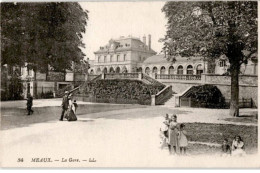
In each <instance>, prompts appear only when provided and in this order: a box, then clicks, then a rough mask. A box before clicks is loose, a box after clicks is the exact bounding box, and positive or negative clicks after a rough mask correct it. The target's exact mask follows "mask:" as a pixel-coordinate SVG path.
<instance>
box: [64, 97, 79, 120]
mask: <svg viewBox="0 0 260 173" xmlns="http://www.w3.org/2000/svg"><path fill="white" fill-rule="evenodd" d="M68 99H69V109H68V113H67V116H66V118H67V120H68V121H77V117H76V109H77V103H76V100H74V102H72V98H71V96H69V97H68Z"/></svg>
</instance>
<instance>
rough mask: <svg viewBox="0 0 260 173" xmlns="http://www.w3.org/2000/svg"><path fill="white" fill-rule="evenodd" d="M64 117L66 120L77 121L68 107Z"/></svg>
mask: <svg viewBox="0 0 260 173" xmlns="http://www.w3.org/2000/svg"><path fill="white" fill-rule="evenodd" d="M65 118H67V120H68V121H77V117H76V115H75V113H74V111H73V110H72V109H68V111H67V115H66V116H65Z"/></svg>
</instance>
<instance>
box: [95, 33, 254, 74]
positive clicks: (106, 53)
mask: <svg viewBox="0 0 260 173" xmlns="http://www.w3.org/2000/svg"><path fill="white" fill-rule="evenodd" d="M94 54H95V61H94V63H93V66H92V68H91V71H90V74H96V75H97V74H101V73H124V72H129V73H131V72H142V73H145V74H147V75H150V76H155V74H157V75H200V74H202V73H213V74H218V75H223V74H227V72H228V68H229V66H230V64H229V62H228V58H227V57H225V56H220V57H219V58H217V59H215V60H214V61H211V62H209V61H207V60H206V59H205V58H204V57H198V56H194V57H180V56H176V57H175V60H174V61H169V60H167V58H166V56H165V55H164V54H158V55H156V52H155V51H153V50H152V48H151V35H148V44H146V37H145V36H144V37H143V41H141V40H140V39H138V38H135V37H120V38H119V39H115V40H113V39H111V40H110V41H109V43H108V44H107V45H105V46H103V47H100V49H99V50H98V51H96V52H94ZM240 71H241V74H242V75H257V74H258V63H257V55H254V56H252V57H250V58H249V59H248V63H247V64H242V65H241V69H240Z"/></svg>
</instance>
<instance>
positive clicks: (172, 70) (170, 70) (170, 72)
mask: <svg viewBox="0 0 260 173" xmlns="http://www.w3.org/2000/svg"><path fill="white" fill-rule="evenodd" d="M173 73H174V67H173V66H170V67H169V74H173Z"/></svg>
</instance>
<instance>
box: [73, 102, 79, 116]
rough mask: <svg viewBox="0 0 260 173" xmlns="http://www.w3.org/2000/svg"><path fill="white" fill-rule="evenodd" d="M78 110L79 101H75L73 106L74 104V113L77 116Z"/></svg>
mask: <svg viewBox="0 0 260 173" xmlns="http://www.w3.org/2000/svg"><path fill="white" fill-rule="evenodd" d="M77 108H78V104H77V101H76V100H74V102H73V104H72V110H73V111H74V113H75V114H76V111H77Z"/></svg>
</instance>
